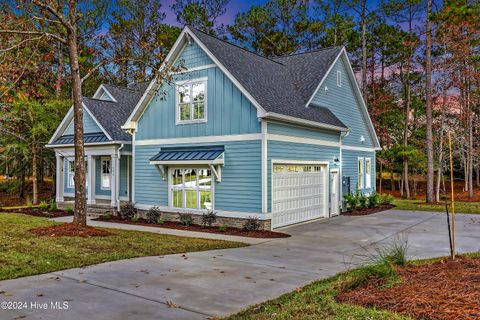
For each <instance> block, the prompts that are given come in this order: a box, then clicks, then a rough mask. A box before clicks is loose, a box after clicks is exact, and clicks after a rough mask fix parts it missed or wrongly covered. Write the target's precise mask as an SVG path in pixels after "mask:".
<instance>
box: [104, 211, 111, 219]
mask: <svg viewBox="0 0 480 320" xmlns="http://www.w3.org/2000/svg"><path fill="white" fill-rule="evenodd" d="M112 218H113V215H112V213H111V212H106V213H105V214H104V215H103V219H104V220H112Z"/></svg>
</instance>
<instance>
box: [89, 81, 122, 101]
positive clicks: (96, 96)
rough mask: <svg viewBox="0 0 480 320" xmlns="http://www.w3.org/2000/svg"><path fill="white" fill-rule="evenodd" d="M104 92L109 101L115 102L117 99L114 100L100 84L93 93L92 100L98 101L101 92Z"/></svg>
mask: <svg viewBox="0 0 480 320" xmlns="http://www.w3.org/2000/svg"><path fill="white" fill-rule="evenodd" d="M102 91H103V92H105V93H106V94H107V95H108V96H109V97H110V99H112V101H113V102H117V99H115V97H114V96H113V95H112V94H111V93H110V92H109V91H108V90H107V88H105V86H104V85H103V84H101V85H100V86H99V87H98V89H97V91H95V94H94V95H93V99H100V97H101V96H102V95H101V92H102Z"/></svg>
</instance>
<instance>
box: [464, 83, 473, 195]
mask: <svg viewBox="0 0 480 320" xmlns="http://www.w3.org/2000/svg"><path fill="white" fill-rule="evenodd" d="M470 89H471V88H470V81H469V80H468V79H467V94H466V96H467V112H468V155H467V159H468V160H467V161H468V172H467V173H468V198H469V199H471V198H473V115H472V108H471V104H470Z"/></svg>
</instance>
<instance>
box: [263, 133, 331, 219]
mask: <svg viewBox="0 0 480 320" xmlns="http://www.w3.org/2000/svg"><path fill="white" fill-rule="evenodd" d="M267 149H268V152H267V181H268V183H267V201H268V212H272V160H292V164H295V161H328V162H329V166H330V169H332V168H335V167H338V164H337V166H335V164H334V162H333V160H334V158H335V157H338V158H340V147H330V146H321V145H312V144H304V143H294V142H284V141H275V140H268V143H267ZM327 192H328V190H327Z"/></svg>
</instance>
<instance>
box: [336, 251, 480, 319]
mask: <svg viewBox="0 0 480 320" xmlns="http://www.w3.org/2000/svg"><path fill="white" fill-rule="evenodd" d="M397 273H398V275H399V277H400V279H401V280H402V282H401V283H400V284H397V285H394V286H393V287H390V288H388V289H384V288H382V284H383V283H382V280H379V279H369V280H367V282H366V283H365V284H363V285H362V286H360V287H358V288H356V289H354V290H352V291H347V292H344V293H341V294H340V295H338V296H337V301H339V302H343V303H350V304H356V305H361V306H364V307H373V306H375V307H377V308H381V309H387V310H391V311H394V312H397V313H400V314H404V315H408V316H411V317H413V318H415V319H430V320H433V319H435V320H454V319H455V320H467V319H480V303H479V301H480V259H479V258H467V257H458V258H457V259H456V260H455V261H451V260H450V259H445V260H441V261H438V262H432V263H427V264H422V265H409V266H405V267H399V268H397Z"/></svg>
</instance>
